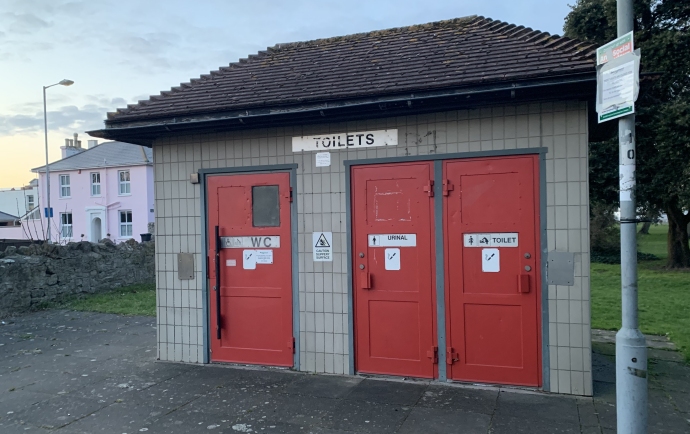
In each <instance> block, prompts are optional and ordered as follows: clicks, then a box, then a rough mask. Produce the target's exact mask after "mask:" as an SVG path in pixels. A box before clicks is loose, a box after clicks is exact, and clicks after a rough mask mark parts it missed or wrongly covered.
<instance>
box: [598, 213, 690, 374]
mask: <svg viewBox="0 0 690 434" xmlns="http://www.w3.org/2000/svg"><path fill="white" fill-rule="evenodd" d="M667 231H668V226H666V225H658V226H652V227H651V229H650V231H649V235H638V245H639V247H638V249H639V251H640V252H643V253H653V254H655V255H657V256H659V257H660V258H661V259H660V260H657V261H642V262H639V264H638V288H639V292H638V296H639V300H638V303H639V313H640V328H641V330H642V332H643V333H647V334H655V335H668V336H669V337H670V338H671V340H672V341H673V342H674V343H675V344H676V345H677V346H678V348H679V349H680V350H681V351H682V352H683V354H684V355H685V358H686V360H687V361H688V362H690V270H687V271H669V270H665V269H664V268H663V267H664V266H665V264H666V261H665V259H666V256H667V254H666V233H667ZM591 270H592V275H591V278H592V280H591V287H592V294H591V299H592V328H598V329H607V330H618V329H619V328H620V325H621V283H620V275H621V267H620V265H608V264H592V269H591Z"/></svg>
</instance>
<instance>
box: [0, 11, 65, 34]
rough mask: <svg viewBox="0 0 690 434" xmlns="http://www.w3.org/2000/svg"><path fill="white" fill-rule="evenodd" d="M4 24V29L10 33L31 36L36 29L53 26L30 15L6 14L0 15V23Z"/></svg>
mask: <svg viewBox="0 0 690 434" xmlns="http://www.w3.org/2000/svg"><path fill="white" fill-rule="evenodd" d="M3 22H4V23H5V24H4V27H5V28H6V29H7V30H8V31H9V32H10V33H18V34H25V35H28V34H32V33H35V32H36V30H38V29H46V28H49V27H51V26H52V25H53V24H52V23H51V22H48V21H46V20H44V19H42V18H39V17H38V16H36V15H35V14H32V13H14V12H7V13H3V14H0V23H3Z"/></svg>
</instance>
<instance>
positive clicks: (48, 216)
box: [43, 79, 74, 244]
mask: <svg viewBox="0 0 690 434" xmlns="http://www.w3.org/2000/svg"><path fill="white" fill-rule="evenodd" d="M58 84H59V85H62V86H71V85H73V84H74V82H73V81H72V80H67V79H64V80H60V81H59V82H58V83H55V84H51V85H50V86H43V130H44V132H45V139H46V140H45V142H46V200H47V202H48V207H47V208H46V220H47V221H48V244H50V243H52V242H53V239H52V237H51V234H50V223H51V222H52V215H51V208H50V166H49V165H48V112H47V111H46V89H48V88H49V87H53V86H57V85H58Z"/></svg>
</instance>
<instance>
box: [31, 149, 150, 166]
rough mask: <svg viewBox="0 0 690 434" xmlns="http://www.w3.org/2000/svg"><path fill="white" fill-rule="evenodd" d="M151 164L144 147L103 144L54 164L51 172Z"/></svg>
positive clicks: (147, 151)
mask: <svg viewBox="0 0 690 434" xmlns="http://www.w3.org/2000/svg"><path fill="white" fill-rule="evenodd" d="M151 163H153V150H152V149H151V148H146V147H144V146H139V145H134V144H132V143H125V142H103V143H101V144H100V145H98V146H96V147H93V148H89V149H86V150H84V151H83V152H80V153H78V154H75V155H72V156H70V157H67V158H63V159H62V160H58V161H56V162H54V163H50V170H51V171H58V170H78V169H96V168H99V167H125V166H142V165H145V164H151ZM31 171H32V172H45V171H46V167H45V166H41V167H37V168H35V169H31Z"/></svg>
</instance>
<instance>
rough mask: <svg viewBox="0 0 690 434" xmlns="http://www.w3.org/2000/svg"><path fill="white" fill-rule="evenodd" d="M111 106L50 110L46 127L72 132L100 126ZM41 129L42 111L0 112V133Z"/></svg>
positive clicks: (19, 132)
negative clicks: (6, 113) (28, 112)
mask: <svg viewBox="0 0 690 434" xmlns="http://www.w3.org/2000/svg"><path fill="white" fill-rule="evenodd" d="M111 101H112V102H113V103H115V104H116V105H120V104H121V102H120V101H124V99H122V98H113V99H112V100H111ZM113 107H114V106H112V105H108V106H102V105H99V104H86V105H83V106H81V107H77V106H73V105H69V106H63V107H61V108H60V109H58V110H51V111H49V112H48V129H49V130H50V131H56V130H57V131H60V132H63V133H72V132H74V131H85V130H90V129H98V128H101V127H102V126H103V120H104V119H105V115H106V112H107V111H109V110H113ZM41 131H43V111H38V112H34V113H33V114H22V113H20V114H9V115H4V114H0V135H7V136H12V135H19V134H31V133H37V132H41Z"/></svg>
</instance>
